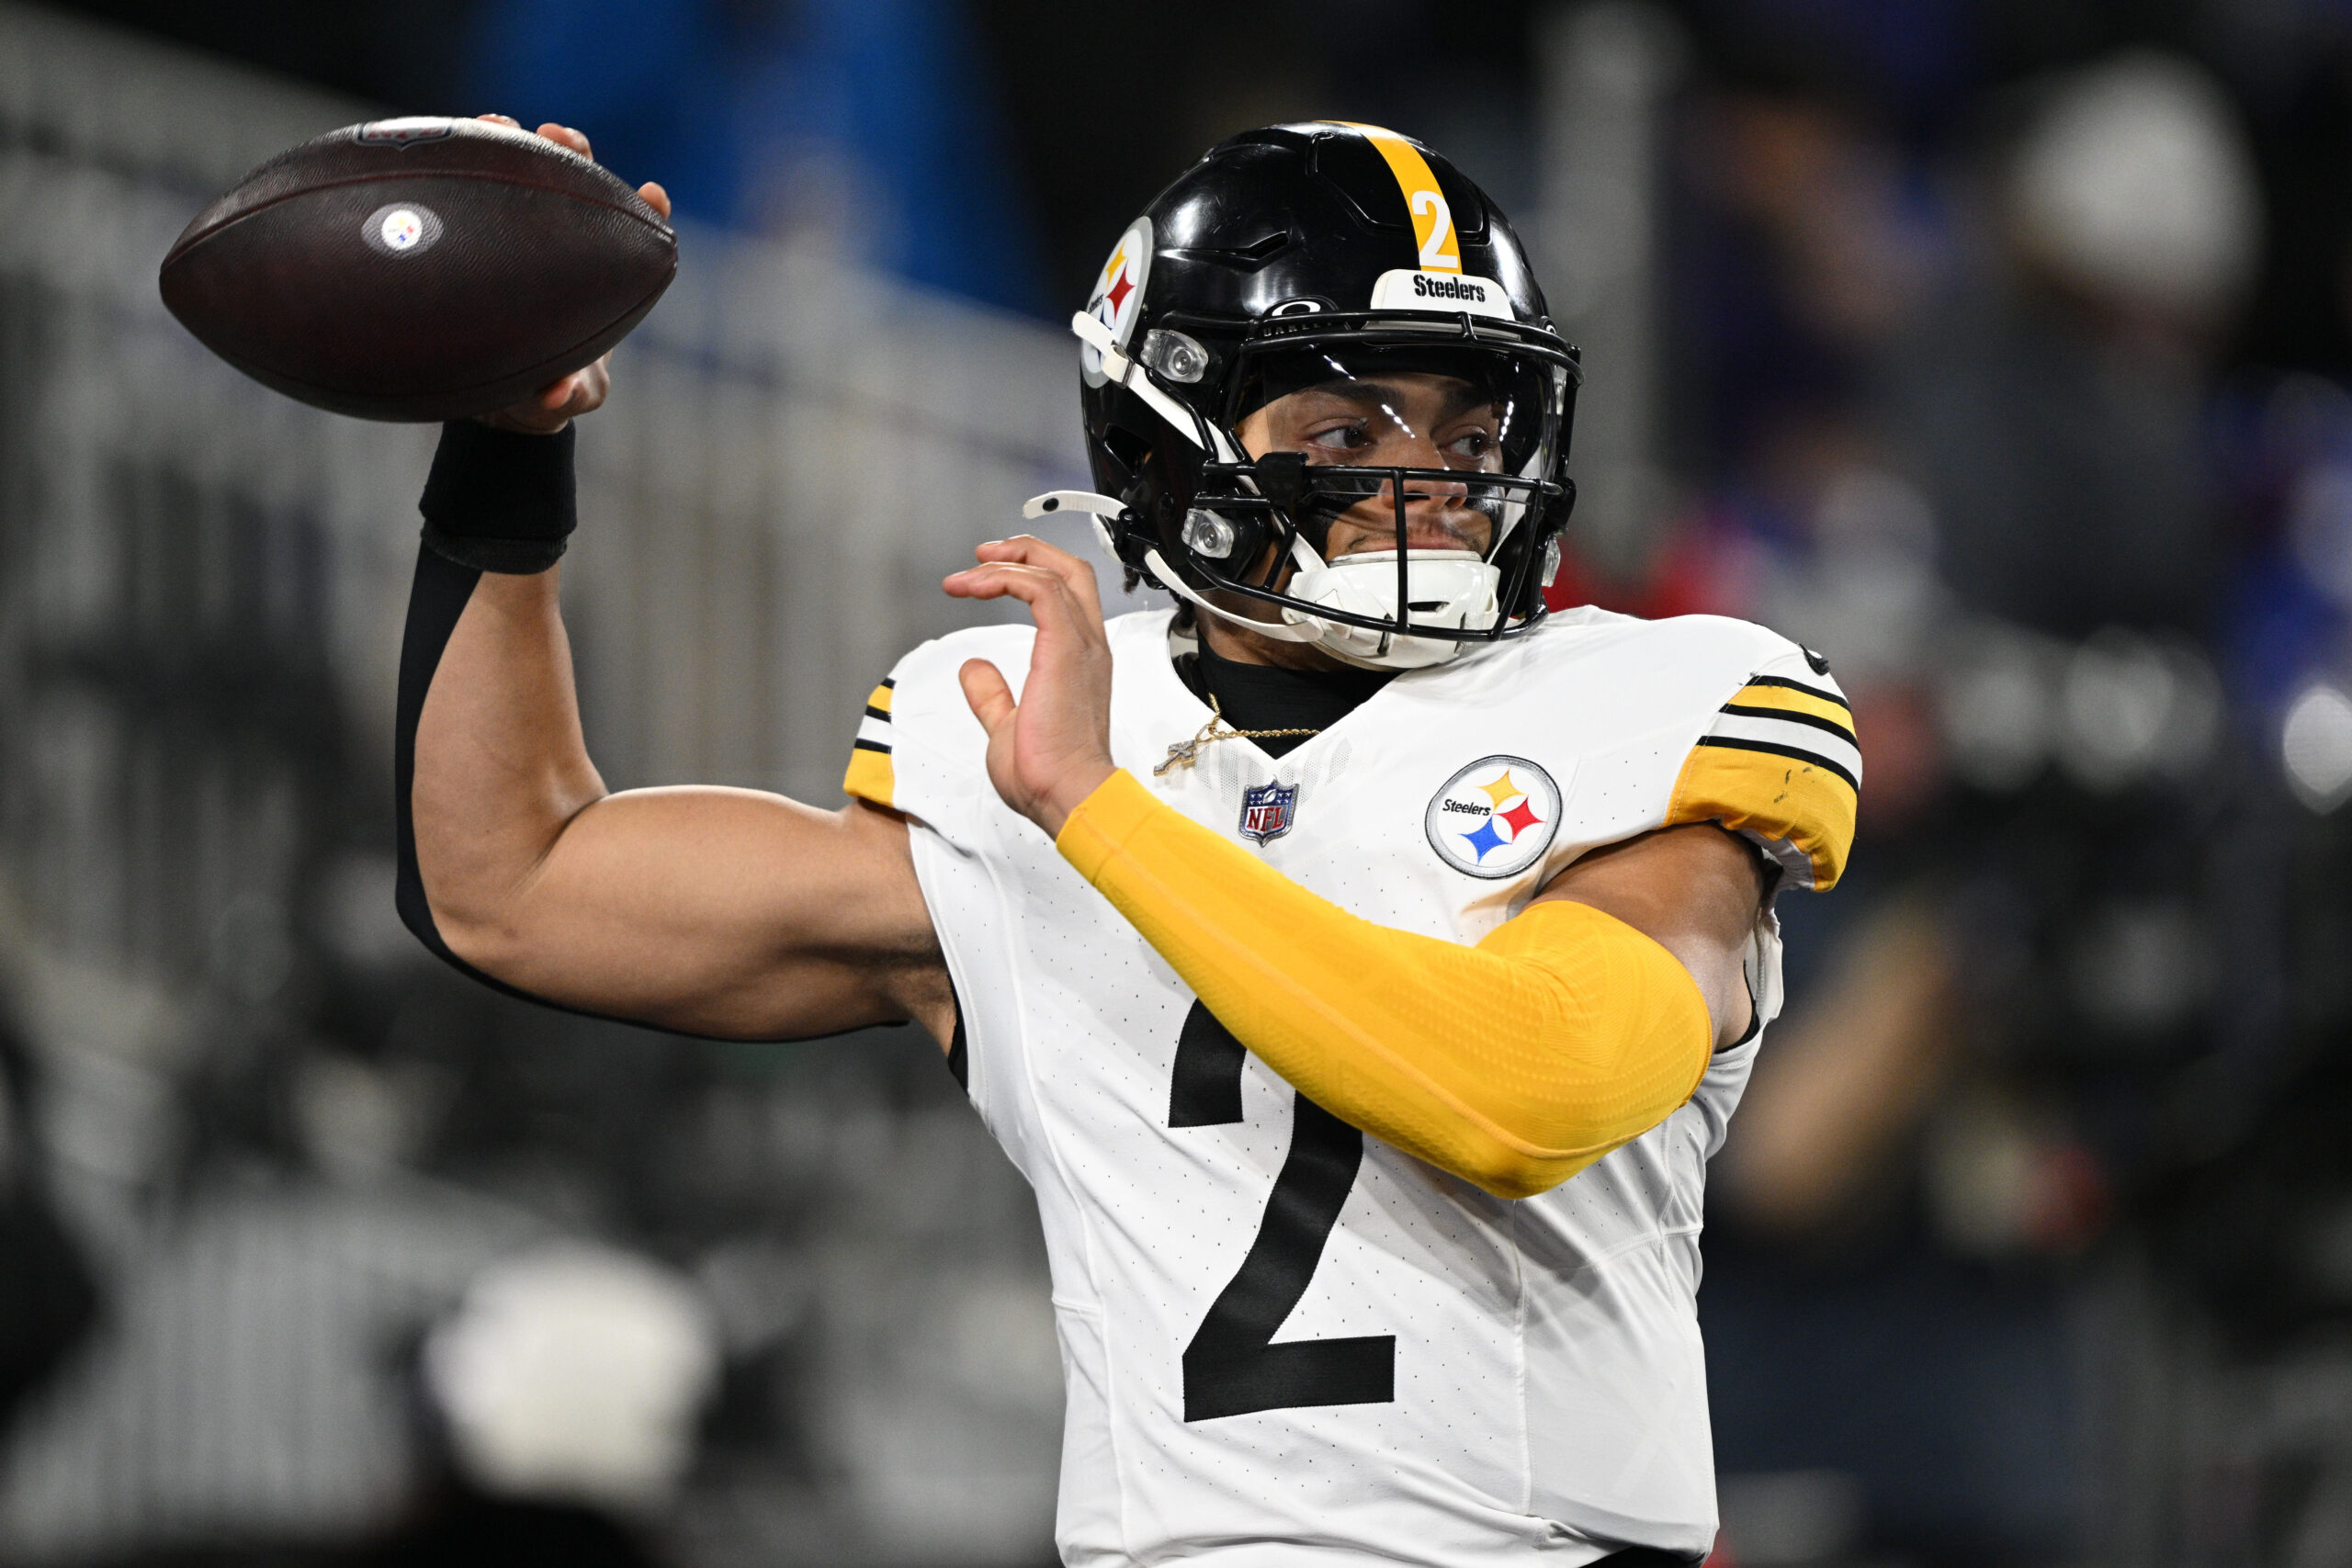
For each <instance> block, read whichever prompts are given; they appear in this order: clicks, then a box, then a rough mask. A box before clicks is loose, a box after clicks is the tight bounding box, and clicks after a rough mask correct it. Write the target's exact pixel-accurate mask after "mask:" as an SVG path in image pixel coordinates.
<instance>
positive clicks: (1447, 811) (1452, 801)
mask: <svg viewBox="0 0 2352 1568" xmlns="http://www.w3.org/2000/svg"><path fill="white" fill-rule="evenodd" d="M1423 821H1424V826H1425V827H1426V828H1427V829H1428V832H1429V837H1430V848H1431V849H1433V850H1435V851H1436V852H1438V858H1439V859H1441V860H1442V861H1444V862H1445V863H1446V864H1448V865H1450V866H1452V867H1453V869H1454V870H1456V871H1459V872H1465V873H1467V874H1470V875H1472V876H1485V877H1502V876H1512V875H1516V874H1518V873H1520V872H1522V871H1525V870H1526V869H1527V868H1528V867H1529V866H1531V865H1532V864H1533V863H1535V861H1536V860H1537V858H1538V857H1540V856H1541V855H1542V854H1543V853H1544V851H1545V850H1547V849H1549V848H1551V847H1552V835H1553V834H1555V833H1556V832H1558V831H1559V830H1560V786H1559V785H1558V784H1555V783H1553V782H1552V775H1551V774H1549V773H1545V772H1544V770H1543V769H1542V768H1539V767H1537V766H1536V765H1535V764H1534V763H1532V762H1531V761H1528V760H1527V759H1526V758H1524V757H1481V758H1479V759H1478V760H1477V761H1475V762H1473V763H1471V764H1470V765H1469V766H1468V767H1466V768H1464V769H1463V770H1462V771H1461V772H1460V773H1456V774H1454V775H1453V777H1452V778H1450V779H1448V780H1446V781H1445V787H1444V788H1443V789H1441V790H1439V791H1438V792H1437V794H1435V795H1431V796H1430V808H1429V811H1428V813H1427V815H1426V817H1425V818H1423Z"/></svg>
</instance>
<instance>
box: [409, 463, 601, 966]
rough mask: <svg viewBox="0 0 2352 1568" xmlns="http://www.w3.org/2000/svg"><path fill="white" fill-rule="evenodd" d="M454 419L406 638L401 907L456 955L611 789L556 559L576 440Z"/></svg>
mask: <svg viewBox="0 0 2352 1568" xmlns="http://www.w3.org/2000/svg"><path fill="white" fill-rule="evenodd" d="M575 439H576V438H575V436H574V435H573V434H571V432H569V431H566V432H564V433H561V434H554V435H527V434H512V433H504V432H497V431H492V430H489V429H486V428H484V427H482V426H481V425H479V424H475V423H471V422H468V421H459V422H456V423H451V424H449V425H447V426H446V427H444V429H443V432H442V438H441V446H440V449H439V450H438V451H437V452H436V453H435V456H434V462H433V472H432V475H431V477H430V478H429V479H427V481H426V483H425V488H424V500H423V502H421V504H420V510H421V511H422V512H423V513H424V543H423V546H422V547H421V549H420V550H419V552H418V558H417V569H416V579H415V583H414V586H413V590H412V592H411V595H410V600H409V612H408V626H407V631H406V637H405V638H404V640H403V642H402V645H401V677H400V698H399V712H398V729H397V733H396V734H395V737H394V766H395V772H396V783H395V788H396V797H397V798H396V804H397V806H398V809H399V825H400V855H401V916H402V917H403V918H404V919H406V920H407V921H408V923H409V925H410V926H411V927H412V928H413V930H415V931H416V932H417V934H418V936H419V937H420V938H422V939H423V940H424V942H425V943H426V945H427V946H429V947H432V948H434V949H435V951H437V952H440V953H443V954H444V955H445V956H452V957H455V956H458V953H457V952H456V951H453V950H456V949H471V948H473V947H475V946H477V945H478V944H479V943H480V942H481V940H483V939H484V937H485V936H486V935H493V934H496V933H497V932H498V931H499V930H500V927H501V924H502V922H503V920H504V919H505V917H506V913H507V910H508V908H510V906H511V905H512V902H513V898H514V895H515V890H516V889H517V888H518V887H519V886H521V885H522V883H523V881H524V879H525V878H526V877H527V876H528V875H529V874H531V873H532V871H533V870H534V868H535V867H537V866H538V865H540V864H541V863H543V862H544V861H545V859H546V857H547V855H548V851H549V850H550V848H551V847H552V845H553V844H554V843H555V841H556V840H557V838H558V837H559V836H560V834H561V833H562V832H563V830H564V827H565V824H566V823H568V822H570V821H571V819H572V818H574V817H575V816H576V815H577V814H578V813H579V811H580V810H581V809H582V807H584V806H586V805H587V804H588V803H589V802H591V801H593V800H594V799H596V798H597V797H598V796H599V795H602V794H603V793H604V786H603V784H602V782H601V781H599V780H598V779H597V777H596V773H595V770H594V767H592V766H591V765H590V763H589V761H588V755H587V750H586V748H585V746H584V744H583V743H582V739H581V733H580V716H579V708H578V703H577V701H576V699H575V698H574V696H573V694H572V685H571V650H570V648H569V645H568V644H567V642H566V640H565V637H564V631H563V623H562V619H561V616H560V613H559V611H558V607H557V598H556V593H557V578H556V573H555V570H554V568H555V563H556V561H557V559H558V558H560V556H561V555H562V553H563V550H564V547H565V545H566V543H567V541H568V539H569V537H570V536H571V531H572V527H573V524H574V510H575V507H574V491H573V479H572V445H573V442H574V440H575Z"/></svg>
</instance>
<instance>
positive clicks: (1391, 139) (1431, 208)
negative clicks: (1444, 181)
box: [1329, 119, 1462, 272]
mask: <svg viewBox="0 0 2352 1568" xmlns="http://www.w3.org/2000/svg"><path fill="white" fill-rule="evenodd" d="M1329 123H1330V124H1332V125H1344V126H1346V127H1347V128H1348V129H1349V130H1352V131H1354V132H1355V133H1356V134H1357V135H1359V136H1361V137H1363V139H1364V140H1365V141H1369V142H1371V143H1372V144H1373V146H1374V148H1376V149H1378V150H1379V152H1380V155H1381V156H1382V157H1383V158H1385V159H1386V160H1387V161H1388V172H1389V173H1390V174H1392V175H1396V176H1397V189H1398V190H1399V191H1401V192H1403V193H1404V197H1405V210H1406V211H1407V212H1408V213H1410V214H1412V218H1413V243H1414V245H1415V246H1416V247H1417V249H1418V251H1419V255H1420V266H1421V270H1422V271H1423V272H1460V271H1461V270H1462V244H1461V241H1460V239H1459V238H1458V236H1456V234H1455V233H1454V231H1453V209H1452V208H1451V207H1449V206H1447V205H1446V200H1445V193H1444V192H1443V191H1442V190H1440V189H1439V188H1438V184H1437V175H1435V174H1433V173H1431V172H1430V161H1429V160H1428V159H1427V158H1424V157H1422V156H1421V150H1420V149H1419V148H1418V147H1416V146H1414V145H1413V144H1412V143H1411V142H1409V141H1406V140H1405V139H1404V138H1403V137H1401V136H1399V135H1397V133H1396V132H1395V131H1393V130H1383V129H1382V128H1381V127H1379V126H1376V125H1363V124H1361V123H1359V122H1357V121H1355V120H1352V119H1335V120H1332V121H1330V122H1329Z"/></svg>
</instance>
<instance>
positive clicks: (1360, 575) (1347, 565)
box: [1283, 550, 1502, 670]
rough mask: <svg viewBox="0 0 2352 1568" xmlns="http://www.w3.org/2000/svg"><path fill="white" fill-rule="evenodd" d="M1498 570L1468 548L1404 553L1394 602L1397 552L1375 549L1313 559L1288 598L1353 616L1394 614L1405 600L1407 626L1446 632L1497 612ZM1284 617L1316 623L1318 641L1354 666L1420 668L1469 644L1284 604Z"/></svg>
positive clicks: (1488, 620)
mask: <svg viewBox="0 0 2352 1568" xmlns="http://www.w3.org/2000/svg"><path fill="white" fill-rule="evenodd" d="M1500 581H1502V573H1501V572H1499V571H1498V570H1495V568H1493V567H1491V566H1488V565H1487V563H1486V562H1485V561H1483V560H1481V559H1479V558H1478V556H1477V554H1476V552H1475V551H1471V550H1408V551H1406V552H1405V605H1404V606H1400V605H1399V604H1397V552H1396V551H1395V550H1373V551H1367V552H1365V553H1364V554H1363V555H1352V556H1343V557H1341V558H1340V559H1338V560H1336V561H1334V562H1332V563H1331V564H1330V565H1329V566H1326V565H1324V564H1322V563H1321V562H1320V561H1317V563H1316V564H1315V565H1314V566H1313V567H1311V568H1308V569H1306V570H1302V571H1300V572H1299V574H1298V575H1297V576H1296V577H1295V578H1293V579H1292V580H1291V585H1290V593H1291V596H1292V597H1293V598H1296V599H1304V600H1306V602H1307V603H1308V604H1328V605H1329V606H1330V607H1331V608H1332V609H1334V610H1345V611H1347V612H1349V613H1350V614H1351V615H1373V616H1378V617H1379V618H1381V619H1383V620H1386V619H1389V618H1391V617H1394V616H1395V615H1397V611H1398V610H1399V609H1400V608H1405V607H1407V606H1409V610H1408V614H1407V615H1406V616H1405V620H1406V624H1407V625H1408V626H1429V627H1431V628H1432V629H1437V628H1442V629H1444V630H1447V631H1456V630H1458V631H1485V630H1486V629H1487V627H1489V626H1493V625H1494V624H1495V622H1496V620H1497V619H1498V610H1497V609H1496V606H1495V588H1496V585H1497V584H1498V582H1500ZM1283 618H1284V619H1285V620H1289V621H1292V622H1294V623H1297V624H1299V625H1302V626H1312V627H1315V628H1316V632H1317V635H1316V640H1317V642H1319V643H1321V644H1322V645H1323V647H1324V648H1325V649H1328V650H1329V651H1330V652H1332V653H1335V654H1337V655H1339V656H1340V658H1341V659H1344V660H1347V661H1348V662H1349V663H1351V664H1362V665H1366V666H1368V667H1370V668H1372V669H1374V670H1419V669H1421V668H1422V667H1424V666H1426V665H1430V664H1442V663H1444V662H1445V661H1446V660H1449V659H1453V658H1454V657H1455V656H1457V655H1459V654H1460V653H1461V651H1462V650H1463V649H1464V647H1465V646H1467V645H1466V644H1464V643H1462V642H1459V641H1457V640H1456V639H1454V638H1453V637H1399V636H1397V634H1396V633H1395V632H1386V631H1372V630H1370V629H1368V628H1366V627H1363V626H1350V625H1348V624H1347V623H1346V622H1344V621H1326V620H1321V619H1318V618H1317V617H1315V616H1313V615H1308V614H1307V613H1306V611H1304V610H1294V609H1290V608H1288V607H1287V606H1285V607H1284V609H1283Z"/></svg>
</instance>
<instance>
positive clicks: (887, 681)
mask: <svg viewBox="0 0 2352 1568" xmlns="http://www.w3.org/2000/svg"><path fill="white" fill-rule="evenodd" d="M882 683H883V684H884V685H885V686H896V685H897V684H898V683H899V678H898V677H897V676H896V675H885V676H883V677H882Z"/></svg>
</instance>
